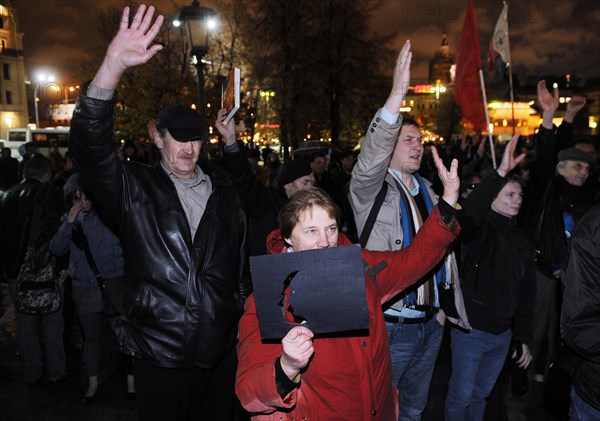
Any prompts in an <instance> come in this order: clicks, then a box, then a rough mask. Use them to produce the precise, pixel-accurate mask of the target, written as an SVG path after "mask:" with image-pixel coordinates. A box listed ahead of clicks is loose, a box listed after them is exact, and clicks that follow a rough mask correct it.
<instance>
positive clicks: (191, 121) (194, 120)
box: [156, 104, 206, 142]
mask: <svg viewBox="0 0 600 421" xmlns="http://www.w3.org/2000/svg"><path fill="white" fill-rule="evenodd" d="M156 128H157V129H158V130H161V129H167V130H168V131H169V133H170V134H171V136H173V139H175V140H176V141H178V142H189V141H192V140H201V139H202V138H203V137H204V136H205V133H206V122H205V121H204V117H203V116H202V114H200V113H199V112H198V111H196V110H192V109H191V108H189V107H186V106H185V105H182V104H177V105H170V106H168V107H166V108H163V109H162V110H161V111H160V112H159V113H158V120H157V122H156Z"/></svg>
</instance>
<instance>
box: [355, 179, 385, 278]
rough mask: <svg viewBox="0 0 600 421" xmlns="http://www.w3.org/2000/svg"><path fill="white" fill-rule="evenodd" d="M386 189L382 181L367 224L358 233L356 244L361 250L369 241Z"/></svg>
mask: <svg viewBox="0 0 600 421" xmlns="http://www.w3.org/2000/svg"><path fill="white" fill-rule="evenodd" d="M387 189H388V185H387V183H386V182H385V180H384V181H383V185H382V186H381V190H379V193H377V196H376V197H375V201H374V202H373V206H372V207H371V211H370V212H369V216H368V217H367V222H365V226H364V227H363V230H362V232H361V233H360V238H359V240H358V242H359V244H360V246H361V247H362V248H365V247H366V246H367V241H369V237H370V236H371V231H372V230H373V226H374V225H375V221H376V220H377V215H379V211H380V210H381V205H382V204H383V201H384V199H385V195H386V194H387ZM382 269H383V268H382Z"/></svg>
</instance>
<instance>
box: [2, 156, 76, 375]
mask: <svg viewBox="0 0 600 421" xmlns="http://www.w3.org/2000/svg"><path fill="white" fill-rule="evenodd" d="M23 176H24V179H23V181H22V182H21V183H19V184H17V185H16V186H14V187H12V188H10V189H8V190H7V191H5V192H4V194H2V197H1V198H0V238H1V239H2V241H0V278H5V279H6V280H7V281H8V286H9V290H10V293H11V298H12V300H13V303H14V302H15V297H16V281H17V277H18V275H19V271H20V269H21V266H22V264H23V261H24V257H25V251H26V249H27V246H28V243H29V236H30V230H31V228H32V226H33V225H34V224H35V222H34V221H32V218H33V216H34V215H35V214H36V212H35V210H36V208H37V209H38V214H39V215H40V216H39V217H40V220H39V221H40V222H39V224H36V225H39V229H40V232H39V235H38V238H37V241H36V243H35V244H36V250H46V249H47V247H46V246H47V245H48V243H49V242H50V240H51V239H52V237H53V236H54V233H55V232H56V230H57V229H58V226H59V225H60V217H61V215H62V213H63V198H62V196H63V195H62V191H60V189H58V188H57V187H56V186H54V185H52V184H50V183H49V181H50V166H49V165H48V161H47V159H46V158H44V157H41V156H34V157H33V158H30V159H28V160H27V162H26V163H25V164H24V165H23ZM47 253H50V251H47ZM47 256H48V254H47V255H45V256H44V257H47ZM15 314H16V318H17V345H18V348H19V354H20V355H21V358H22V360H23V377H24V378H25V381H26V382H28V383H30V384H32V385H33V384H37V383H39V382H40V381H42V379H43V378H42V375H43V368H44V365H45V366H46V375H47V377H48V380H50V381H54V382H55V381H58V380H60V379H61V378H62V377H63V376H64V375H65V373H66V366H65V350H64V344H63V339H62V338H63V328H64V324H63V316H62V305H61V309H59V310H58V311H55V312H53V313H49V314H44V315H34V314H25V313H22V312H21V311H19V310H17V309H15ZM40 325H41V326H40ZM40 327H41V328H42V330H43V337H44V342H43V343H44V351H45V364H44V353H43V352H42V346H41V343H40Z"/></svg>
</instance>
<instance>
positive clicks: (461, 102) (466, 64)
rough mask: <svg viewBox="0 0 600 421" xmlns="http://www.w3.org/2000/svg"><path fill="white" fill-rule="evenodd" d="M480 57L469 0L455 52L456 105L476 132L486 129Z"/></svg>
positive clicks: (471, 4)
mask: <svg viewBox="0 0 600 421" xmlns="http://www.w3.org/2000/svg"><path fill="white" fill-rule="evenodd" d="M480 70H481V56H480V50H479V37H478V36H477V26H476V25H475V10H474V9H473V0H469V9H468V10H467V14H466V16H465V22H464V23H463V28H462V33H461V34H460V42H459V43H458V50H457V52H456V77H455V80H454V82H455V85H456V104H457V105H458V106H459V107H460V109H461V111H462V115H463V118H465V119H466V120H468V121H469V122H470V123H471V124H472V125H473V126H474V127H475V129H476V130H478V131H484V130H485V129H486V122H485V121H486V119H485V109H484V105H483V95H482V93H481V84H480V80H479V71H480Z"/></svg>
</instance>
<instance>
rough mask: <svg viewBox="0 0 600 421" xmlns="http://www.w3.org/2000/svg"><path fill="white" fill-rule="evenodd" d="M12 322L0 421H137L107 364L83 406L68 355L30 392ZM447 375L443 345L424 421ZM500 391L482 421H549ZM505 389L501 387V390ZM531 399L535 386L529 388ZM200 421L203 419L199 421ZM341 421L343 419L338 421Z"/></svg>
mask: <svg viewBox="0 0 600 421" xmlns="http://www.w3.org/2000/svg"><path fill="white" fill-rule="evenodd" d="M9 305H10V303H9V302H8V298H7V294H6V284H2V283H0V317H1V316H2V315H3V314H4V312H5V311H6V309H7V308H8V306H9ZM14 334H15V322H14V317H11V318H9V319H8V321H7V323H6V324H5V325H4V326H0V421H137V420H138V417H137V411H136V407H135V402H129V401H128V400H127V399H126V388H125V376H124V375H122V374H120V373H117V372H116V370H113V369H112V364H111V361H110V360H104V361H103V368H101V373H100V382H101V385H100V387H99V390H98V395H97V399H96V401H95V402H94V405H93V406H91V407H84V406H83V405H82V404H81V402H80V399H81V397H82V396H83V393H84V391H85V387H86V375H85V371H84V369H83V367H82V365H81V361H80V355H78V354H77V353H74V354H73V355H70V356H69V358H68V360H69V366H70V372H71V376H70V377H68V378H67V379H65V380H63V381H62V382H60V383H59V384H42V385H41V386H36V387H30V386H29V385H28V384H27V383H25V382H24V381H23V380H22V379H21V377H22V369H21V363H20V360H19V355H18V353H17V349H16V343H15V336H14ZM449 376H450V348H449V344H448V341H447V340H445V341H444V344H443V345H442V351H441V352H440V356H439V358H438V361H437V365H436V368H435V372H434V379H433V381H432V385H431V391H430V397H429V404H428V406H427V409H426V411H425V414H424V416H423V421H442V420H443V405H444V399H445V396H446V391H447V384H448V378H449ZM499 383H500V384H501V386H500V387H498V386H497V388H496V390H495V391H494V393H493V394H492V396H491V397H490V400H489V403H488V408H487V413H486V418H485V419H486V421H492V420H493V421H496V420H497V421H500V420H501V421H553V419H552V418H551V417H548V416H547V415H545V414H544V413H543V411H542V410H541V408H539V407H538V408H537V409H536V407H535V406H534V410H533V411H532V410H531V409H530V410H528V411H527V413H528V416H526V415H525V413H526V411H525V403H526V400H525V398H516V397H512V396H511V395H510V391H509V389H510V388H509V387H508V379H507V377H506V376H504V375H503V376H502V377H501V381H500V382H499ZM502 385H504V386H502ZM531 390H532V392H533V394H534V397H533V399H534V400H535V399H538V400H539V396H538V397H536V394H539V393H540V390H539V387H538V386H535V387H534V388H532V389H531ZM198 421H201V420H198ZM339 421H343V420H339Z"/></svg>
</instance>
